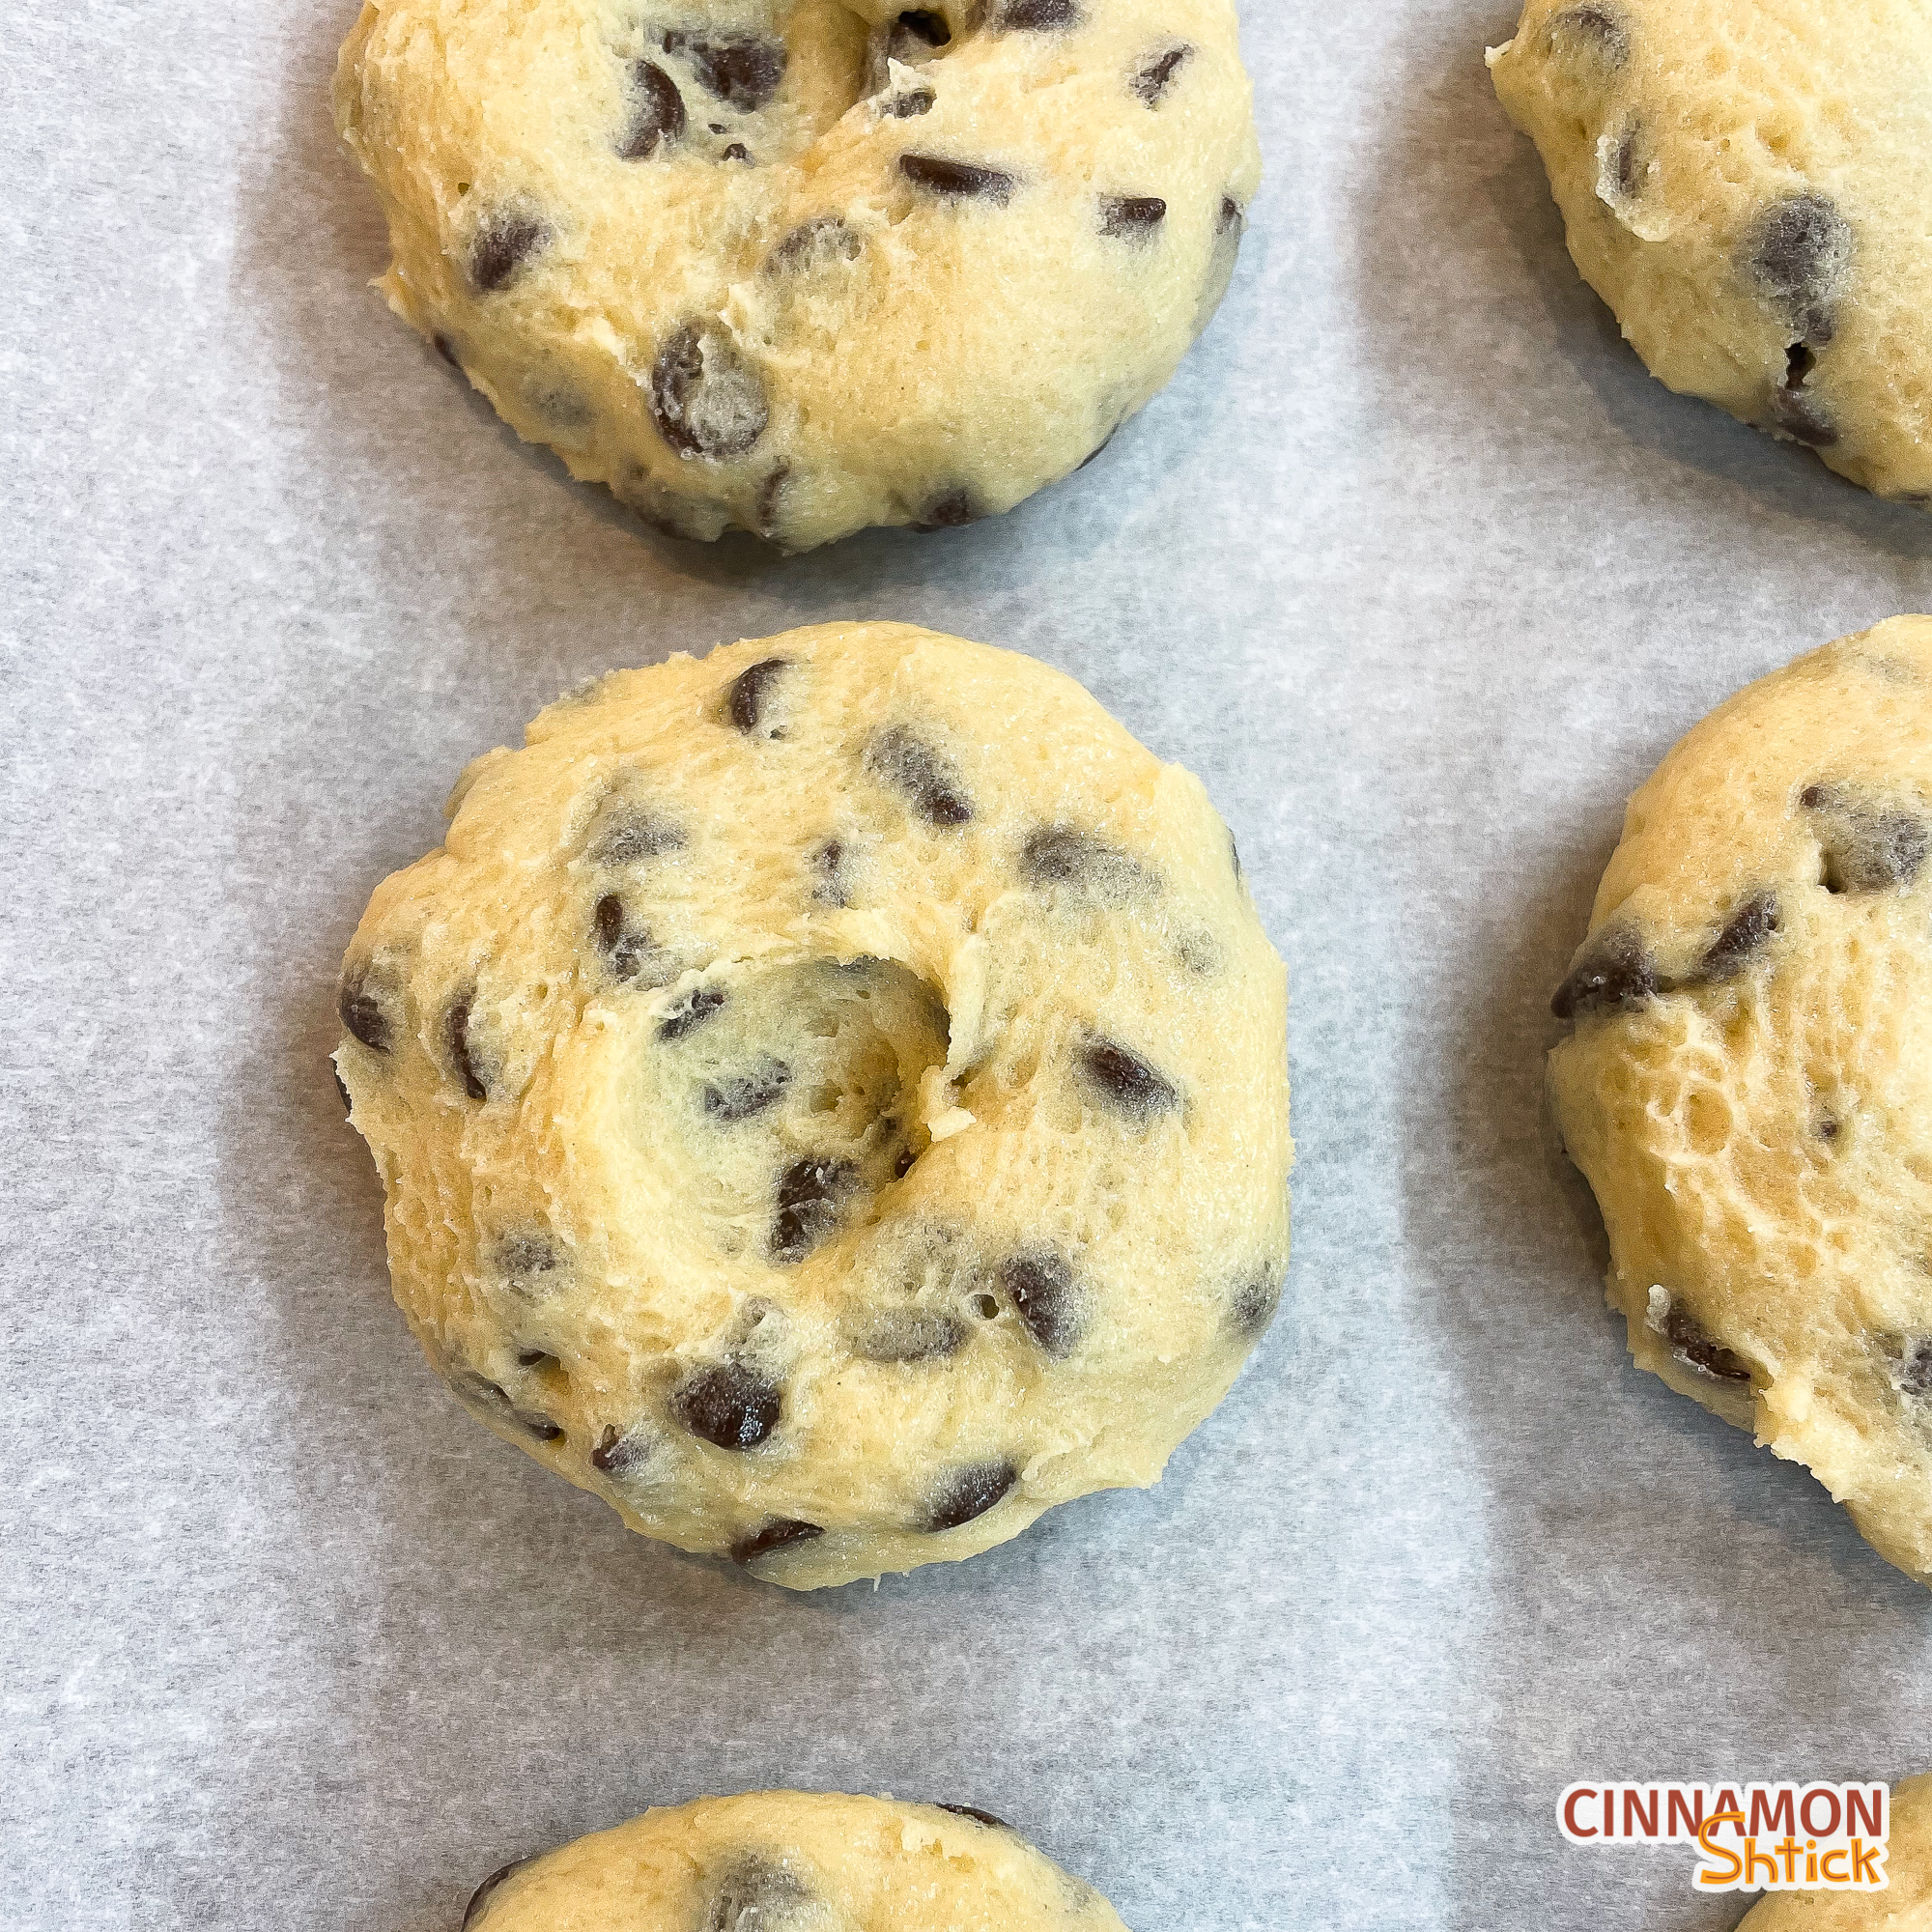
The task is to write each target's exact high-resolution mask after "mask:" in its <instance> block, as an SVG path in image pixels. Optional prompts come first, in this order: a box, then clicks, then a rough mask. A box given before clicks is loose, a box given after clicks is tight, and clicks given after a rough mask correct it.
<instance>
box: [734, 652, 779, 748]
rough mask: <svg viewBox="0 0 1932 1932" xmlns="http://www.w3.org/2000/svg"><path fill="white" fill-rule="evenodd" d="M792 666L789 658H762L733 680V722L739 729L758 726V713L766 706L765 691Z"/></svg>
mask: <svg viewBox="0 0 1932 1932" xmlns="http://www.w3.org/2000/svg"><path fill="white" fill-rule="evenodd" d="M790 668H791V660H790V659H789V658H762V659H760V660H759V661H758V663H756V664H754V665H753V666H751V667H750V668H748V669H745V670H741V671H740V672H739V673H738V675H737V676H736V677H734V678H733V679H732V680H731V705H730V710H731V722H732V724H734V725H737V727H738V729H739V730H741V731H755V730H756V729H757V728H758V713H759V711H760V710H761V709H762V708H763V706H764V701H765V693H766V692H767V691H769V690H770V689H771V687H772V686H773V684H775V683H776V682H777V680H778V677H779V673H780V672H781V671H784V670H789V669H790Z"/></svg>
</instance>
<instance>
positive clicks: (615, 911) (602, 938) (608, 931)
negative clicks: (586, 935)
mask: <svg viewBox="0 0 1932 1932" xmlns="http://www.w3.org/2000/svg"><path fill="white" fill-rule="evenodd" d="M596 919H597V938H598V942H599V943H600V944H601V945H602V946H603V948H604V950H605V951H606V952H609V951H610V950H611V948H612V947H613V946H615V945H616V944H617V942H618V941H619V940H620V939H622V938H623V936H624V901H623V900H622V899H620V898H619V897H618V896H617V895H616V894H615V893H606V894H605V895H604V896H603V897H602V898H601V899H599V900H598V901H597V913H596Z"/></svg>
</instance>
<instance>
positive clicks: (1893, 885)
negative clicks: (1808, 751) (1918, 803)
mask: <svg viewBox="0 0 1932 1932" xmlns="http://www.w3.org/2000/svg"><path fill="white" fill-rule="evenodd" d="M1798 802H1799V804H1800V805H1802V806H1803V807H1804V809H1805V810H1807V811H1812V812H1817V813H1818V814H1819V815H1821V816H1822V817H1824V818H1825V819H1826V820H1827V824H1826V825H1825V827H1824V828H1823V829H1822V831H1821V832H1820V835H1819V845H1820V862H1821V870H1822V877H1823V883H1824V886H1825V890H1826V891H1827V892H1831V893H1881V892H1892V891H1902V890H1903V889H1905V888H1906V887H1908V886H1910V885H1911V884H1912V883H1913V881H1914V880H1915V879H1917V878H1918V873H1919V869H1920V867H1923V865H1924V864H1925V859H1926V854H1927V853H1928V852H1932V824H1928V822H1927V821H1926V820H1925V819H1924V818H1922V817H1921V816H1920V815H1919V814H1918V812H1916V811H1910V810H1905V809H1904V808H1903V807H1899V806H1884V805H1872V804H1866V803H1865V802H1863V801H1862V800H1860V799H1858V798H1855V797H1854V796H1853V795H1852V794H1851V793H1850V792H1848V791H1847V790H1845V789H1844V788H1843V787H1841V786H1838V785H1829V784H1813V785H1806V786H1805V788H1804V790H1803V791H1802V792H1801V793H1799V795H1798Z"/></svg>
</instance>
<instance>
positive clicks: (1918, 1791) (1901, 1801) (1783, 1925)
mask: <svg viewBox="0 0 1932 1932" xmlns="http://www.w3.org/2000/svg"><path fill="white" fill-rule="evenodd" d="M1885 1871H1886V1878H1887V1881H1888V1883H1887V1885H1886V1889H1884V1890H1883V1891H1823V1890H1820V1891H1781V1892H1772V1893H1771V1894H1770V1895H1769V1896H1767V1897H1765V1898H1763V1899H1761V1900H1760V1901H1759V1902H1758V1903H1757V1904H1756V1905H1754V1906H1752V1907H1751V1909H1750V1910H1749V1911H1748V1912H1747V1913H1746V1914H1745V1916H1744V1918H1742V1919H1740V1920H1739V1922H1738V1932H1932V1775H1928V1776H1921V1777H1908V1778H1906V1779H1905V1780H1904V1781H1903V1782H1902V1783H1899V1784H1894V1785H1893V1786H1892V1787H1891V1836H1890V1840H1889V1844H1888V1846H1887V1849H1886V1859H1885Z"/></svg>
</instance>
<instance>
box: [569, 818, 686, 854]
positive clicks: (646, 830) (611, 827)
mask: <svg viewBox="0 0 1932 1932" xmlns="http://www.w3.org/2000/svg"><path fill="white" fill-rule="evenodd" d="M684 845H685V832H684V827H683V826H681V825H680V824H678V823H677V821H676V820H675V819H672V818H666V817H663V816H662V815H661V814H659V813H657V812H654V811H651V810H648V809H647V808H645V807H643V806H621V807H619V808H617V809H616V810H610V811H607V812H606V813H605V814H604V815H603V818H602V821H601V823H600V824H599V826H598V828H597V834H596V837H595V838H593V839H592V841H591V845H590V851H589V854H588V856H589V858H590V861H591V863H592V864H593V865H598V866H635V865H638V864H639V863H641V862H642V861H643V860H645V859H661V858H663V857H664V855H665V854H666V853H667V852H678V851H682V850H683V849H684Z"/></svg>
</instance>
